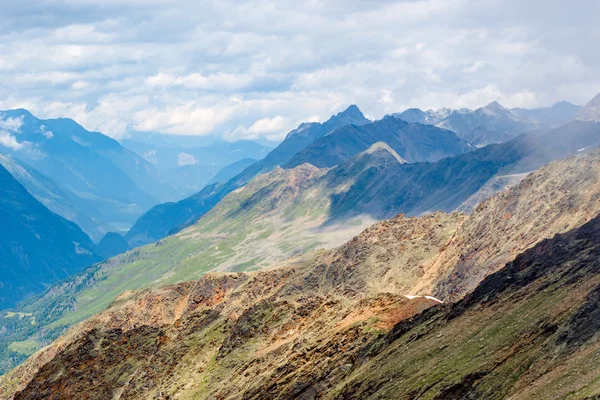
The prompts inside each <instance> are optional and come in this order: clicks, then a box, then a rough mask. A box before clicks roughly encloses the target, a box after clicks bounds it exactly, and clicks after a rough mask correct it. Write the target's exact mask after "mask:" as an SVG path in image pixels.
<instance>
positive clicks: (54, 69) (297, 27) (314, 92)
mask: <svg viewBox="0 0 600 400" xmlns="http://www.w3.org/2000/svg"><path fill="white" fill-rule="evenodd" d="M7 3H8V4H4V5H2V18H1V19H0V36H1V37H0V74H1V75H2V79H1V80H0V109H9V108H16V107H24V108H27V109H29V110H31V111H32V112H33V113H34V114H36V115H38V116H40V117H58V116H64V117H70V118H73V119H75V120H77V121H78V122H80V123H82V124H83V125H84V126H85V127H86V128H88V129H94V130H99V131H102V132H104V133H106V134H108V135H110V136H112V137H115V138H121V137H123V136H125V135H127V132H128V131H131V130H141V131H157V132H164V133H172V134H190V135H218V136H222V137H224V138H226V139H229V140H235V139H242V138H261V139H270V140H280V139H282V137H283V136H284V135H285V133H286V132H287V131H289V130H290V129H292V128H294V127H296V126H297V125H298V124H299V123H300V122H302V121H322V120H324V119H326V118H327V117H328V116H329V115H330V114H332V113H335V112H337V111H340V110H341V109H343V108H345V107H347V106H348V105H349V104H352V103H355V104H357V105H359V107H360V108H361V109H362V110H363V111H364V112H365V114H366V115H367V116H368V117H371V118H380V117H381V116H383V115H385V114H387V113H391V112H397V111H401V110H403V109H405V108H408V107H421V108H430V107H433V108H438V107H442V106H447V107H453V108H456V107H469V108H475V107H478V106H481V105H484V104H486V103H488V102H490V101H492V100H498V101H499V102H500V103H502V104H503V105H505V106H508V107H517V106H519V107H535V106H545V105H550V104H552V103H553V102H555V101H557V100H569V101H572V102H574V103H578V104H583V103H585V102H586V101H587V100H589V99H591V98H592V97H593V96H594V95H595V94H596V93H598V92H600V74H599V73H598V72H599V71H600V52H598V51H597V47H598V43H600V27H599V25H600V24H598V22H597V21H598V16H600V2H598V1H596V0H573V1H569V2H566V1H556V0H549V1H548V0H546V1H541V0H527V1H522V0H520V1H517V0H502V1H501V0H478V1H473V0H417V1H385V0H370V1H356V0H344V1H342V0H330V1H310V0H309V1H302V2H298V1H285V0H280V1H223V0H218V1H198V0H181V1H179V0H171V1H167V0H161V1H157V0H62V1H50V0H22V1H19V2H7Z"/></svg>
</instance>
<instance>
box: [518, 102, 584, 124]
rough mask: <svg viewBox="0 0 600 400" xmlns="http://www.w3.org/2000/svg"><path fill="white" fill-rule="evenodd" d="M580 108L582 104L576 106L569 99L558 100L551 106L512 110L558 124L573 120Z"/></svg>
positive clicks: (523, 116)
mask: <svg viewBox="0 0 600 400" xmlns="http://www.w3.org/2000/svg"><path fill="white" fill-rule="evenodd" d="M579 110H581V106H576V105H575V104H571V103H569V102H568V101H558V102H556V103H554V104H553V105H552V106H550V107H540V108H533V109H526V108H513V109H511V110H510V111H511V112H512V113H513V114H515V115H517V116H518V117H521V118H529V119H531V120H534V121H538V122H544V123H549V124H553V125H556V124H564V123H565V122H568V121H570V120H572V119H573V117H574V116H575V114H577V112H578V111H579Z"/></svg>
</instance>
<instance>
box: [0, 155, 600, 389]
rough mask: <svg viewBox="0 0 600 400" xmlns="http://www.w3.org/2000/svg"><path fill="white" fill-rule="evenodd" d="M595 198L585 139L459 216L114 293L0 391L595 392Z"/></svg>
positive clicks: (599, 174)
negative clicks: (577, 152)
mask: <svg viewBox="0 0 600 400" xmlns="http://www.w3.org/2000/svg"><path fill="white" fill-rule="evenodd" d="M599 212H600V151H595V152H593V153H591V154H588V155H584V156H580V157H575V158H571V159H567V160H563V161H558V162H554V163H552V164H550V165H549V166H547V167H544V168H542V169H541V170H540V171H538V172H536V173H533V174H531V175H530V176H529V177H527V178H526V179H524V180H523V181H522V182H521V183H520V184H519V185H518V186H517V187H515V188H513V189H511V190H510V191H508V192H506V193H502V194H500V195H498V196H496V197H494V198H492V199H490V200H488V201H486V202H484V203H483V204H482V205H480V206H479V207H478V208H477V209H476V210H475V211H474V213H473V214H472V215H470V216H467V215H466V214H461V213H454V214H444V213H436V214H432V215H427V216H423V217H418V218H416V217H415V218H405V217H403V216H398V217H396V218H393V219H392V220H389V221H384V222H382V223H379V224H377V225H374V226H373V227H371V228H369V229H367V230H365V231H364V232H363V233H361V234H360V235H359V236H357V237H356V238H354V239H353V240H351V241H350V242H348V243H346V244H344V245H343V246H341V247H339V248H337V249H334V250H330V251H321V252H316V253H311V254H309V255H307V256H305V257H303V258H302V259H297V260H291V261H288V262H287V263H286V265H283V266H282V267H281V268H277V269H273V270H269V271H262V272H256V273H232V274H217V275H215V274H210V275H207V276H206V277H204V278H202V279H200V280H199V281H194V282H188V283H184V284H179V285H175V286H167V287H163V288H158V289H149V290H145V291H141V292H126V293H124V294H123V295H122V296H121V297H120V298H118V299H117V300H116V301H115V302H114V303H113V304H112V306H111V307H110V308H108V309H107V310H106V311H104V312H102V313H100V314H97V315H96V316H94V317H92V318H91V319H89V320H87V321H85V322H83V323H81V324H78V325H76V326H75V327H73V328H72V329H70V330H69V331H68V332H67V333H66V334H65V335H64V336H62V337H61V338H60V339H59V340H57V341H56V342H54V343H53V344H52V345H51V346H49V347H48V348H46V349H44V350H42V351H40V352H38V353H37V354H36V355H34V356H33V357H31V358H30V359H29V360H28V361H27V362H26V363H25V364H23V365H22V366H20V367H18V368H17V369H16V370H14V371H12V372H11V373H9V374H7V375H6V376H4V377H2V378H1V379H0V388H2V389H1V390H2V392H0V393H2V396H3V397H4V398H11V397H13V396H14V397H15V398H18V399H32V398H49V397H50V395H54V396H59V397H64V398H70V397H73V396H75V395H81V394H82V393H83V394H85V395H86V396H88V397H89V398H152V397H155V398H167V397H169V398H223V399H229V398H231V399H237V398H282V399H283V398H306V399H309V398H318V397H329V398H335V397H339V398H353V396H354V397H355V398H368V397H374V398H414V397H422V398H431V399H434V398H439V399H442V398H461V397H463V396H467V395H470V396H471V397H469V398H488V397H489V398H501V397H502V396H504V395H508V394H514V395H515V396H516V397H514V398H545V397H546V398H556V397H560V395H562V394H564V393H566V391H570V393H572V394H573V397H574V398H583V397H585V395H588V394H593V393H597V391H598V388H595V387H594V386H593V384H594V382H595V379H596V378H597V376H591V375H594V374H595V373H596V372H594V371H597V369H594V368H593V366H594V365H595V364H594V363H595V362H596V358H594V357H595V354H596V353H597V351H598V350H596V348H595V346H596V345H595V344H594V343H593V342H590V339H591V338H592V337H593V336H594V334H595V332H596V329H597V325H600V324H597V321H596V320H597V318H596V316H595V311H594V310H595V305H594V304H595V303H594V301H596V300H597V296H596V295H595V293H596V292H595V290H596V289H595V288H596V287H597V286H598V285H600V280H599V278H598V277H597V276H596V273H597V271H598V264H597V262H598V247H597V246H598V242H599V241H598V239H599V238H600V226H599V225H600V223H599V222H598V221H597V220H595V219H594V218H595V217H596V215H598V213H599ZM589 221H592V222H589ZM588 222H589V223H588ZM586 224H587V225H586ZM582 226H583V228H582ZM569 231H572V232H571V233H568V234H566V235H564V236H559V237H557V238H555V239H550V238H552V237H553V236H554V235H555V234H557V233H565V232H569ZM519 254H522V255H521V256H519ZM511 260H515V261H514V262H512V263H511ZM507 263H509V264H508V266H507V267H504V266H505V265H506V264H507ZM497 271H500V272H498V273H497V274H495V275H494V273H496V272H497ZM486 277H487V279H486ZM482 281H483V284H481V282H482ZM473 290H474V291H473ZM471 291H473V292H472V294H470V295H467V294H468V293H469V292H471ZM425 295H433V296H434V297H423V296H425ZM465 295H467V297H466V298H465V299H464V300H462V301H461V300H459V299H461V298H463V297H464V296H465ZM437 299H440V300H442V301H445V302H446V303H449V304H447V305H441V304H440V302H439V300H437ZM595 299H596V300H595ZM453 301H458V303H456V304H455V305H453V304H451V302H453ZM430 307H432V308H431V309H430ZM425 309H428V311H426V312H425V313H423V314H420V313H421V312H422V311H423V310H425ZM417 315H418V316H417ZM590 357H591V358H590ZM586 363H588V364H589V363H591V364H590V365H591V366H592V369H590V370H584V369H583V367H584V365H586ZM532 365H535V366H536V368H530V366H532ZM565 368H566V369H565ZM585 374H588V375H585ZM590 374H591V375H590ZM390 377H393V378H390ZM596 380H597V379H596ZM546 383H548V384H546ZM536 385H537V386H536ZM586 385H587V386H586ZM488 395H489V396H488ZM473 396H474V397H473ZM486 396H487V397H486Z"/></svg>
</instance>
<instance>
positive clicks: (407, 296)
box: [404, 294, 444, 304]
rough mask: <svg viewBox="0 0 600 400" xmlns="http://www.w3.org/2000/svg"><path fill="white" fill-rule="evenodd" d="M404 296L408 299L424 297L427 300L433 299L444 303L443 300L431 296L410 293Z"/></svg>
mask: <svg viewBox="0 0 600 400" xmlns="http://www.w3.org/2000/svg"><path fill="white" fill-rule="evenodd" d="M404 297H406V298H407V299H409V300H413V299H420V298H425V299H427V300H432V301H435V302H437V303H440V304H444V302H443V301H441V300H440V299H436V298H435V297H433V296H415V295H412V294H405V295H404Z"/></svg>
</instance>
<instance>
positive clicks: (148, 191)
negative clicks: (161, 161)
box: [0, 110, 171, 232]
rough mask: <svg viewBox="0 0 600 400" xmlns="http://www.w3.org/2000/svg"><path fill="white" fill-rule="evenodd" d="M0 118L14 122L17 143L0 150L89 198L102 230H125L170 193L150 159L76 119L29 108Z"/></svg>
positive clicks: (74, 193) (90, 210) (4, 113)
mask: <svg viewBox="0 0 600 400" xmlns="http://www.w3.org/2000/svg"><path fill="white" fill-rule="evenodd" d="M0 120H2V121H4V124H5V125H7V124H8V122H10V123H12V128H11V129H12V131H10V132H9V134H10V135H11V137H12V138H14V140H15V143H17V144H16V145H13V146H11V147H7V146H6V145H4V146H2V145H0V149H2V151H4V152H5V153H8V154H9V155H11V156H12V157H14V158H15V159H17V160H19V161H21V162H23V163H25V164H27V165H28V166H30V167H32V168H34V169H36V170H37V171H39V172H40V173H42V174H43V175H45V176H46V177H48V178H50V179H51V180H52V181H53V182H54V183H56V184H57V185H59V186H60V187H61V189H63V190H64V191H69V192H71V193H72V196H71V197H78V198H80V199H85V202H86V203H87V205H88V206H87V209H86V212H87V213H88V216H89V217H90V218H91V219H92V220H93V221H95V222H96V224H98V225H99V227H100V228H98V229H100V230H101V231H105V232H106V231H110V230H119V229H127V228H128V227H129V225H130V224H131V223H133V222H134V221H135V220H136V218H137V217H138V216H139V215H140V214H141V213H143V212H144V211H145V210H147V209H148V208H150V207H152V206H153V205H154V204H156V203H157V202H159V201H165V200H168V199H169V198H171V197H170V192H171V191H170V190H165V187H168V185H167V184H166V183H165V182H164V181H163V180H162V178H161V177H160V175H159V174H158V171H156V169H155V168H154V166H153V165H152V164H150V163H149V162H147V161H146V160H144V159H143V158H141V157H139V156H138V155H136V154H135V153H133V152H132V151H129V150H127V149H125V148H123V147H122V146H121V145H120V144H119V143H118V142H117V141H115V140H113V139H111V138H109V137H107V136H104V135H102V134H101V133H98V132H89V131H87V130H85V129H84V128H83V127H81V126H80V125H78V124H77V123H76V122H74V121H73V120H70V119H51V120H41V119H38V118H36V117H34V116H33V115H32V114H31V113H29V112H28V111H26V110H11V111H2V112H0ZM7 121H8V122H7ZM5 144H6V143H5Z"/></svg>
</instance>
